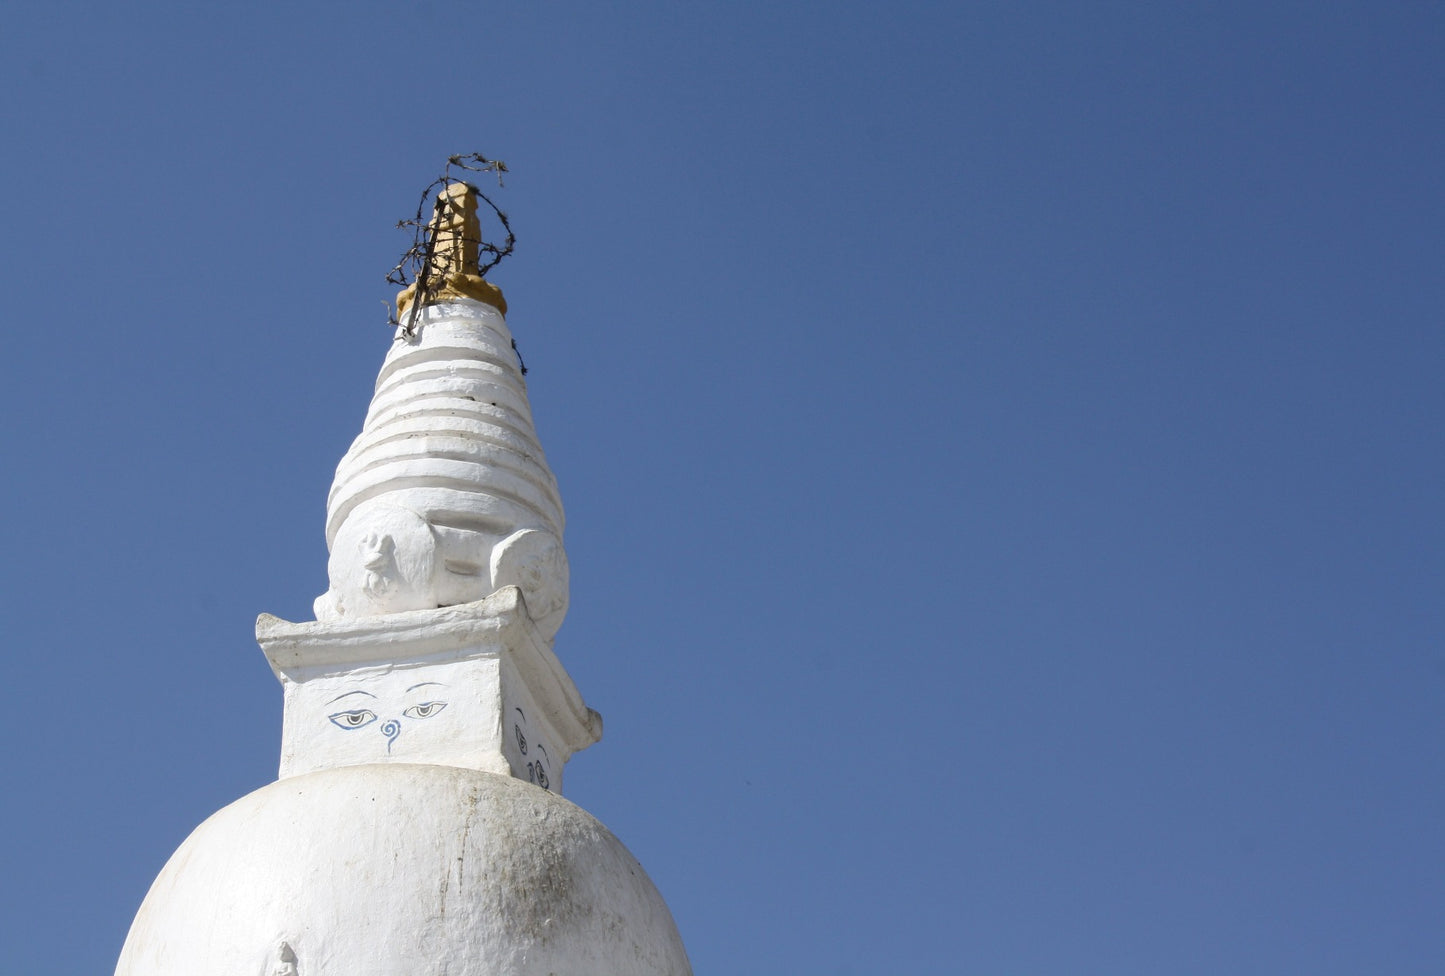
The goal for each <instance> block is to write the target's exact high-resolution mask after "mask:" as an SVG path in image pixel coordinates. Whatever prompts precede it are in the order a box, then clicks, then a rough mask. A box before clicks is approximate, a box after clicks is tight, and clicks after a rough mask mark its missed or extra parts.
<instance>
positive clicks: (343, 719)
mask: <svg viewBox="0 0 1445 976" xmlns="http://www.w3.org/2000/svg"><path fill="white" fill-rule="evenodd" d="M326 717H327V718H329V719H331V724H332V725H335V726H337V727H339V728H343V729H359V728H361V727H362V726H363V725H370V724H371V723H372V722H375V721H376V713H375V712H373V711H372V710H371V709H369V708H353V709H352V710H351V711H349V712H337V713H336V714H335V715H328V716H326Z"/></svg>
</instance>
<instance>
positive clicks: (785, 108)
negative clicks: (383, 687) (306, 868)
mask: <svg viewBox="0 0 1445 976" xmlns="http://www.w3.org/2000/svg"><path fill="white" fill-rule="evenodd" d="M276 6H278V7H279V5H276ZM4 20H5V26H4V30H3V33H0V104H3V118H4V125H5V138H4V139H3V140H0V185H3V186H4V188H5V190H4V192H3V193H0V204H3V208H4V209H3V214H4V217H3V226H4V228H5V232H4V234H3V235H0V248H3V252H0V267H3V268H4V277H5V280H6V282H7V284H8V288H7V289H6V299H7V301H6V313H5V321H6V323H7V326H8V327H7V329H6V333H5V340H4V343H3V355H0V370H3V377H0V379H3V382H0V411H3V415H4V417H5V418H6V419H5V422H4V424H3V426H0V430H3V432H4V433H3V442H0V446H3V450H4V457H5V459H6V460H5V462H4V476H3V478H0V492H3V493H0V503H3V505H4V507H5V511H6V513H7V517H6V519H5V525H6V528H5V539H6V543H7V545H6V551H7V553H8V558H7V559H5V560H4V563H3V567H0V612H3V628H4V634H3V636H4V642H3V643H4V655H5V662H6V664H5V667H6V685H7V687H8V688H9V690H10V696H9V702H10V707H9V708H7V709H3V710H0V740H3V742H4V743H5V745H6V750H5V752H6V758H5V762H4V769H5V771H6V786H5V788H4V790H3V791H0V797H3V799H0V827H3V836H4V838H5V842H4V844H3V848H0V915H3V917H4V919H5V922H4V937H3V939H0V943H3V946H4V958H5V962H4V968H6V969H7V970H9V971H14V972H17V973H20V972H33V971H43V972H51V973H76V974H81V973H106V972H109V971H110V969H111V967H113V965H114V961H115V958H116V956H117V955H118V953H119V950H120V945H121V942H122V941H123V939H124V936H125V932H126V929H127V927H128V925H129V922H130V919H131V917H132V915H133V913H134V912H135V909H136V908H137V906H138V905H139V903H140V900H141V898H142V897H143V895H144V894H145V891H146V888H147V887H148V885H149V884H150V881H151V879H152V878H153V877H154V876H155V874H156V873H157V872H158V871H159V870H160V868H161V865H162V864H163V863H164V861H165V859H166V858H167V857H168V856H169V854H170V852H171V851H172V850H174V849H175V847H176V846H177V845H179V844H180V842H181V841H182V840H183V839H184V837H185V836H186V834H187V833H188V832H189V831H190V830H191V829H192V828H193V827H194V826H195V825H196V824H198V823H199V822H200V821H201V820H203V819H204V818H205V817H206V816H208V815H209V814H210V813H212V812H213V811H215V810H216V809H218V808H220V807H221V806H223V805H225V804H226V803H228V802H230V801H231V800H233V799H235V798H237V797H239V796H241V795H243V794H245V793H247V792H249V791H251V790H253V789H256V788H257V787H260V786H261V785H263V784H265V783H266V782H268V781H269V780H270V779H272V778H273V777H274V775H275V766H276V762H277V757H278V748H279V737H280V706H281V698H280V691H279V688H278V686H277V685H276V683H275V680H274V678H273V677H272V676H271V674H270V671H269V670H268V668H267V666H266V663H265V661H264V659H263V657H262V655H261V653H260V651H259V650H258V649H257V648H256V646H255V644H254V642H253V640H252V622H253V619H254V617H255V615H256V614H257V613H258V612H261V611H269V612H273V613H276V614H278V615H280V616H283V617H288V618H290V619H304V618H308V617H309V614H310V604H311V600H312V598H313V597H314V596H316V595H317V594H318V593H320V592H321V591H322V590H323V589H324V588H325V559H326V552H325V545H324V539H323V536H322V519H323V513H324V501H325V495H326V491H327V488H328V486H329V484H330V479H331V474H332V471H333V469H334V467H335V464H336V462H337V461H338V460H339V459H340V457H341V455H342V453H343V451H344V450H345V449H346V446H347V444H348V443H349V442H350V440H351V438H352V437H353V436H354V435H355V434H356V433H357V432H358V430H359V429H360V424H361V420H362V417H363V415H364V413H365V410H366V406H367V402H368V399H369V395H370V388H371V384H372V382H373V380H374V378H375V375H376V370H377V368H378V367H379V365H380V363H381V359H382V356H383V355H384V353H385V351H386V348H387V345H388V343H389V339H390V334H389V331H388V329H387V327H386V325H385V314H386V313H385V311H384V309H383V305H382V303H383V302H384V301H385V300H387V299H389V298H390V297H391V296H392V294H393V293H394V289H392V288H390V287H389V286H387V285H386V284H385V282H384V281H383V276H384V274H385V272H386V271H387V269H388V268H389V267H390V266H391V265H392V264H393V263H394V261H395V260H396V258H397V256H398V254H399V253H400V251H401V250H402V249H403V248H404V247H405V244H406V241H405V238H404V235H402V234H401V233H400V232H398V231H396V230H394V229H393V225H394V223H395V222H396V221H397V220H398V219H400V218H402V217H405V216H407V215H408V214H409V213H410V212H411V210H412V209H413V208H414V207H415V202H416V195H417V194H418V193H419V191H420V189H421V187H423V186H424V185H425V184H426V183H427V182H428V181H429V180H431V179H432V177H433V176H435V175H436V174H437V173H438V172H439V171H440V168H441V165H442V163H443V161H444V159H445V157H446V156H447V155H448V154H450V153H456V152H470V151H480V152H483V153H486V154H487V155H490V156H496V157H500V158H502V159H504V160H506V161H507V162H508V163H509V164H510V166H511V168H512V175H511V177H510V178H509V179H508V181H507V186H506V188H505V190H503V191H500V193H499V200H500V201H501V202H502V204H503V206H504V207H505V209H507V211H508V212H509V213H510V215H511V217H512V219H513V224H514V226H515V228H516V231H517V234H518V238H519V243H518V247H517V252H516V254H515V255H514V256H513V257H512V258H511V259H509V260H508V261H507V262H506V263H505V264H503V265H502V266H501V268H499V269H498V270H497V272H495V273H494V276H493V277H494V279H495V280H496V281H497V282H498V283H499V284H500V285H501V286H502V287H503V288H504V290H505V292H506V296H507V299H508V301H509V303H510V304H511V308H512V311H511V315H510V318H509V321H510V324H511V326H512V328H513V330H514V332H515V334H516V335H517V337H518V342H519V344H520V347H521V350H522V353H523V355H524V356H525V359H526V362H527V365H528V366H529V367H530V370H531V372H530V374H529V376H528V381H529V383H530V390H531V396H532V403H533V408H534V412H535V415H536V420H537V426H538V430H539V433H540V435H541V438H542V441H543V444H544V446H545V448H546V450H547V453H548V456H549V459H550V461H551V463H552V466H553V468H554V470H555V471H556V473H557V475H558V478H559V480H560V482H561V486H562V492H563V498H564V500H565V502H566V504H567V511H568V519H569V521H568V535H567V542H568V551H569V554H570V556H571V561H572V571H573V586H572V610H571V613H570V615H569V617H568V620H567V623H566V625H565V626H564V627H563V629H562V632H561V634H560V635H559V639H558V645H557V650H558V653H559V655H560V657H561V658H562V660H563V661H564V663H565V664H566V665H567V667H568V668H569V669H570V671H571V673H572V675H573V677H574V678H575V680H576V681H577V684H578V685H579V687H580V688H581V690H582V692H583V694H584V695H585V696H586V698H587V699H588V701H589V702H590V703H591V704H592V705H593V706H594V707H596V708H597V709H598V710H599V711H601V712H602V713H603V715H604V716H605V717H606V721H607V733H606V736H605V738H604V740H603V741H602V743H601V744H599V745H598V746H596V747H594V748H593V749H591V750H589V751H588V752H585V753H582V754H580V755H578V756H577V757H576V758H575V759H574V760H573V761H572V763H571V764H570V766H569V767H568V774H567V775H568V795H569V796H570V797H571V798H572V799H573V800H575V801H576V802H577V803H579V804H581V805H582V806H583V807H585V808H586V809H588V810H589V811H591V812H592V813H593V814H595V815H596V816H598V817H599V818H600V819H601V820H602V821H603V822H605V823H607V824H608V825H609V826H610V827H611V828H612V829H613V830H614V831H615V832H616V833H617V834H618V835H619V836H620V837H621V838H622V839H623V840H624V841H625V842H626V843H627V844H628V845H629V846H630V847H631V849H632V850H633V852H634V853H635V854H636V855H637V856H638V857H639V858H640V859H641V861H642V862H643V864H644V865H646V867H647V869H648V871H649V872H650V873H651V875H652V877H653V879H654V880H655V881H656V882H657V884H658V886H659V887H660V888H661V890H662V891H663V893H664V895H665V896H666V898H667V899H668V901H669V903H670V905H671V907H672V910H673V913H674V915H675V916H676V918H677V921H678V924H679V926H680V928H681V931H682V933H683V936H684V939H685V941H686V943H687V946H688V949H689V952H690V954H691V956H692V959H693V962H694V966H695V968H696V970H697V972H698V974H699V976H704V974H714V973H716V974H722V973H756V974H892V973H905V972H906V973H977V974H1055V973H1058V974H1063V973H1067V974H1071V976H1072V974H1100V976H1127V974H1140V976H1154V974H1159V973H1169V974H1219V973H1233V974H1253V973H1258V974H1279V973H1311V974H1358V973H1364V972H1371V973H1390V974H1396V976H1403V974H1416V973H1418V974H1427V973H1428V974H1438V973H1440V972H1442V971H1445V926H1442V924H1441V920H1442V918H1445V829H1442V825H1445V782H1442V772H1445V755H1442V751H1445V735H1442V732H1445V728H1442V725H1445V721H1442V715H1445V708H1442V706H1445V647H1442V636H1445V619H1442V610H1441V606H1442V595H1445V587H1442V583H1445V560H1442V555H1441V554H1442V549H1445V520H1442V515H1441V496H1442V480H1445V464H1442V454H1441V421H1442V413H1445V392H1442V382H1441V378H1442V374H1445V333H1442V329H1441V325H1442V309H1445V273H1442V271H1445V234H1442V226H1445V192H1442V179H1441V172H1442V162H1445V127H1442V120H1445V58H1442V52H1445V7H1442V6H1441V5H1440V4H1427V3H1331V4H1315V3H1309V4H1306V3H1299V4H1285V3H1238V4H1228V3H1225V4H1199V3H1193V4H1183V3H1167V4H1117V3H1091V4H1074V5H1066V4H1043V3H991V4H943V3H911V2H897V3H892V4H888V5H886V6H879V5H877V4H858V3H848V2H844V3H837V4H828V5H824V4H800V3H770V4H752V3H739V4H732V5H726V6H724V5H720V4H719V5H698V4H679V3H675V2H670V3H660V2H659V3H628V4H598V3H553V4H541V5H536V4H533V5H521V4H466V3H453V4H444V3H405V2H398V3H389V4H379V3H372V2H353V3H346V4H340V3H337V4H320V3H300V4H295V5H292V6H291V8H290V9H286V10H279V9H277V10H272V9H270V5H268V7H267V9H266V10H264V11H263V10H261V9H260V8H258V7H256V6H253V5H241V4H235V5H229V6H225V7H222V6H221V5H201V4H187V5H179V4H177V5H160V4H122V3H116V4H99V3H95V4H89V5H68V4H65V3H51V4H45V5H41V4H10V5H7V7H6V9H5V17H4Z"/></svg>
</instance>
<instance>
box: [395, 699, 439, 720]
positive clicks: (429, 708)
mask: <svg viewBox="0 0 1445 976" xmlns="http://www.w3.org/2000/svg"><path fill="white" fill-rule="evenodd" d="M446 707H447V703H446V702H422V703H421V704H420V705H413V706H411V707H410V708H408V709H405V710H404V711H403V712H402V713H401V714H403V715H405V716H406V717H407V718H431V717H432V716H433V715H435V714H436V713H437V712H439V711H441V710H442V709H443V708H446Z"/></svg>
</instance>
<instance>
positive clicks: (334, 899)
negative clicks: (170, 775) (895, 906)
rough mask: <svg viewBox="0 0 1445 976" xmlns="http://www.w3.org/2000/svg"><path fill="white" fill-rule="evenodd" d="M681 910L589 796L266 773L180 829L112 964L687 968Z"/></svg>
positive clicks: (433, 770) (606, 971)
mask: <svg viewBox="0 0 1445 976" xmlns="http://www.w3.org/2000/svg"><path fill="white" fill-rule="evenodd" d="M690 972H691V970H690V968H689V966H688V962H687V955H686V953H685V952H684V950H683V946H682V941H681V939H680V938H679V936H678V933H677V928H676V926H675V925H674V923H673V920H672V916H671V914H670V913H669V912H668V909H667V906H666V905H665V904H664V902H663V900H662V898H661V896H660V895H659V894H658V893H657V890H656V889H655V888H654V887H653V884H652V882H651V881H650V880H649V879H648V877H647V874H646V873H645V872H644V871H643V869H642V866H641V865H640V864H638V862H637V860H636V859H635V858H634V857H633V856H632V855H631V854H630V853H628V851H627V849H626V848H625V847H623V846H622V843H621V842H620V841H618V840H617V838H616V837H614V836H613V835H612V834H611V833H610V832H609V831H608V830H607V828H605V827H604V826H602V824H600V823H599V822H598V821H597V820H596V819H594V818H593V817H592V816H591V815H589V814H588V813H587V812H586V811H584V810H582V809H581V808H580V807H578V806H576V805H575V804H573V803H571V802H570V801H568V800H566V799H563V798H562V797H560V796H558V795H556V794H554V793H550V792H548V791H546V790H544V789H541V788H539V787H536V786H533V785H531V784H529V783H524V782H522V781H520V780H517V779H515V778H513V777H510V776H504V775H498V774H495V773H487V772H481V771H478V770H471V769H461V768H457V767H452V766H432V765H410V764H400V763H392V764H384V765H383V764H376V765H359V766H346V767H341V768H335V769H326V770H321V771H318V772H314V773H307V774H305V775H301V776H293V777H290V778H287V779H283V780H280V781H279V782H275V783H272V784H270V785H268V786H265V787H263V788H261V789H259V790H257V791H256V792H254V793H251V794H250V795H249V796H245V797H243V798H241V799H240V800H237V801H236V802H235V803H232V804H231V805H230V806H227V807H226V808H225V809H223V810H221V811H220V812H219V813H216V814H215V815H214V816H212V817H211V818H210V819H208V820H207V821H206V822H205V823H203V824H201V825H200V826H199V827H198V828H196V830H195V832H194V833H192V834H191V836H190V837H189V838H188V839H187V840H186V841H185V843H184V844H182V845H181V847H180V849H179V850H177V851H176V853H175V854H174V855H173V856H172V857H171V859H170V861H169V863H167V865H166V867H165V869H164V870H163V871H162V872H161V874H160V876H159V877H158V878H157V879H156V881H155V883H154V885H152V887H151V890H150V893H149V894H148V895H147V896H146V899H145V902H144V904H143V905H142V906H141V909H140V912H139V913H138V914H137V916H136V919H135V923H134V925H133V926H132V927H131V931H130V936H129V938H128V939H127V940H126V944H125V948H124V950H123V951H122V953H121V958H120V963H119V965H118V967H117V968H116V976H196V974H197V973H205V974H207V976H274V974H281V973H284V974H287V976H443V974H445V976H493V974H496V976H502V974H507V976H533V974H535V976H548V974H558V973H560V974H596V976H653V974H657V976H683V974H687V973H690Z"/></svg>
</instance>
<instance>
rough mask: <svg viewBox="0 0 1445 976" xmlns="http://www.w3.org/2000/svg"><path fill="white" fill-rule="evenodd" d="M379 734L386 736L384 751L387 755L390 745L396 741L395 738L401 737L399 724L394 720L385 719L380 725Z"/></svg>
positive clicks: (389, 751)
mask: <svg viewBox="0 0 1445 976" xmlns="http://www.w3.org/2000/svg"><path fill="white" fill-rule="evenodd" d="M381 734H382V735H384V736H386V751H387V754H388V755H389V754H390V753H391V744H392V743H393V742H395V741H396V737H397V736H399V735H401V723H400V722H398V721H397V720H396V719H394V718H389V719H387V720H386V721H385V722H383V723H382V726H381Z"/></svg>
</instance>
